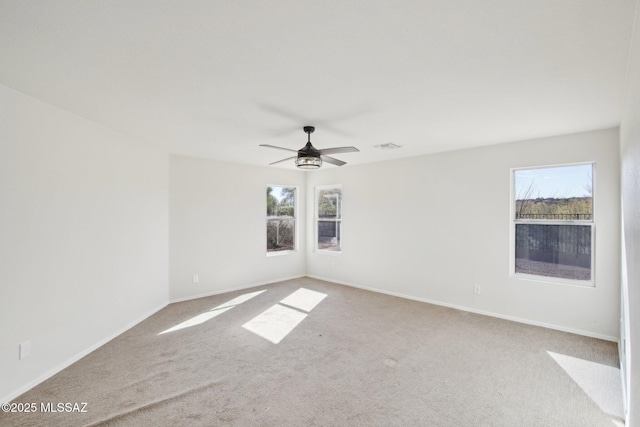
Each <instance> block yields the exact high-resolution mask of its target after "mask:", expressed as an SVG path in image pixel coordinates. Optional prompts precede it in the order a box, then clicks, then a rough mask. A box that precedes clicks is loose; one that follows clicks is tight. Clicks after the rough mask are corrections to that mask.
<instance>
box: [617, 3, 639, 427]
mask: <svg viewBox="0 0 640 427" xmlns="http://www.w3.org/2000/svg"><path fill="white" fill-rule="evenodd" d="M638 76H640V7H639V8H637V9H636V16H635V28H634V34H633V40H632V41H631V56H630V58H629V69H628V80H627V93H626V95H627V98H626V102H625V105H624V114H623V117H622V124H621V125H620V150H621V158H622V173H621V177H622V178H621V187H622V215H623V222H622V227H623V228H622V232H623V234H624V243H625V246H624V247H623V248H622V250H623V251H624V254H625V255H626V256H625V258H626V269H625V271H624V272H623V278H626V281H625V283H624V284H623V290H624V295H623V297H625V298H626V305H627V307H628V311H627V315H628V318H627V321H628V323H627V328H626V341H627V364H628V365H627V368H628V371H627V382H628V391H629V394H628V396H627V401H628V402H630V403H631V407H630V408H629V413H628V418H627V424H626V425H627V427H636V426H640V78H638Z"/></svg>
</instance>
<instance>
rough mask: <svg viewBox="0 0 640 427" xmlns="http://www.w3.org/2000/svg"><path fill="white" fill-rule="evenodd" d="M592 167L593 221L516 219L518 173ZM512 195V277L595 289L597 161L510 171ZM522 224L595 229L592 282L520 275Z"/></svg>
mask: <svg viewBox="0 0 640 427" xmlns="http://www.w3.org/2000/svg"><path fill="white" fill-rule="evenodd" d="M581 165H591V219H590V220H544V219H522V218H520V219H517V218H516V200H517V195H516V194H515V192H516V186H515V184H516V183H515V180H516V179H515V177H516V172H518V171H526V170H536V169H549V168H560V167H571V166H581ZM510 179H511V181H510V196H509V212H510V215H509V275H510V277H512V278H516V279H522V280H531V281H536V282H546V283H553V284H563V285H574V286H580V287H583V288H595V286H596V281H595V277H596V268H595V267H596V264H595V260H596V162H595V161H587V162H575V163H559V164H547V165H536V166H524V167H517V168H511V169H510ZM519 224H527V225H531V224H538V225H563V226H566V225H569V226H589V227H590V228H591V260H590V263H591V267H590V273H591V274H590V278H589V280H578V279H567V278H562V277H554V276H542V275H537V274H529V273H518V272H516V226H517V225H519Z"/></svg>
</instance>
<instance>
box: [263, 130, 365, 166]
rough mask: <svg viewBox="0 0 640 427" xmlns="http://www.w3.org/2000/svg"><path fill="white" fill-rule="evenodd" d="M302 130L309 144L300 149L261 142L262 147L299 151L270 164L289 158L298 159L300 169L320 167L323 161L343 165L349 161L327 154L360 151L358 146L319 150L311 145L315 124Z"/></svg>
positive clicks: (297, 163)
mask: <svg viewBox="0 0 640 427" xmlns="http://www.w3.org/2000/svg"><path fill="white" fill-rule="evenodd" d="M302 130H304V131H305V133H306V134H307V145H305V146H304V147H302V148H301V149H299V150H292V149H290V148H284V147H276V146H275V145H269V144H260V146H261V147H269V148H277V149H278V150H285V151H293V152H294V153H298V154H297V155H296V156H293V157H287V158H286V159H282V160H278V161H277V162H273V163H269V164H270V165H275V164H276V163H281V162H286V161H288V160H292V159H296V166H297V167H299V168H300V169H318V168H319V167H320V166H322V162H323V161H325V162H327V163H331V164H332V165H336V166H342V165H346V164H347V162H343V161H342V160H338V159H334V158H333V157H329V156H327V154H335V153H352V152H355V151H360V150H358V149H357V148H356V147H334V148H323V149H321V150H318V149H316V148H315V147H314V146H313V145H311V134H312V133H313V131H314V130H316V128H315V127H313V126H305V127H303V128H302Z"/></svg>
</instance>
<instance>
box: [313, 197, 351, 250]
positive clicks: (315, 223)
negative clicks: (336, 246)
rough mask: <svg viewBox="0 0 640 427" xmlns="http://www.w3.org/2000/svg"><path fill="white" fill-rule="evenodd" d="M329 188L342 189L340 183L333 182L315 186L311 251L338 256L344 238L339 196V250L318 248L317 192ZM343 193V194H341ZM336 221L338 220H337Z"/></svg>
mask: <svg viewBox="0 0 640 427" xmlns="http://www.w3.org/2000/svg"><path fill="white" fill-rule="evenodd" d="M331 188H339V189H340V190H342V184H335V185H320V186H317V187H315V191H314V198H313V229H314V232H313V237H314V238H313V251H314V252H315V253H317V254H321V255H330V256H339V255H342V248H343V247H344V240H343V237H342V220H343V217H342V212H343V209H342V208H343V207H344V201H343V199H342V198H341V199H340V200H341V201H340V219H339V221H340V250H339V251H330V250H328V249H320V248H318V237H319V236H318V221H319V219H320V218H318V193H319V192H320V191H322V190H327V189H331ZM343 195H344V194H343ZM337 221H338V220H337Z"/></svg>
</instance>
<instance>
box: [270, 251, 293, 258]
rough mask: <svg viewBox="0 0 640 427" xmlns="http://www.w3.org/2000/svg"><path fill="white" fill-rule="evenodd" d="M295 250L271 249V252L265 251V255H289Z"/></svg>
mask: <svg viewBox="0 0 640 427" xmlns="http://www.w3.org/2000/svg"><path fill="white" fill-rule="evenodd" d="M296 252H298V251H296V250H292V251H273V252H267V256H268V257H272V256H282V255H290V254H295V253H296Z"/></svg>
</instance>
